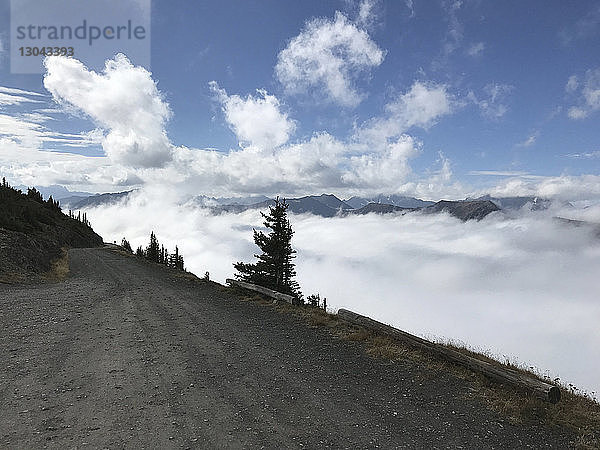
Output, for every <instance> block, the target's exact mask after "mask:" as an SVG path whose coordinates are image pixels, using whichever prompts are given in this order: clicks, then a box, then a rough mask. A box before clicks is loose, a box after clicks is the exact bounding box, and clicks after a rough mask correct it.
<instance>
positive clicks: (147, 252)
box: [121, 231, 185, 271]
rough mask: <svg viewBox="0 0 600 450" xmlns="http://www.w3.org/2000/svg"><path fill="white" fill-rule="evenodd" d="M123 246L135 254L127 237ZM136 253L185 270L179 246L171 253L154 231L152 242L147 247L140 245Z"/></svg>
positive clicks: (151, 236)
mask: <svg viewBox="0 0 600 450" xmlns="http://www.w3.org/2000/svg"><path fill="white" fill-rule="evenodd" d="M121 247H123V248H124V249H125V250H126V251H127V252H129V253H131V254H134V252H133V249H132V248H131V244H130V243H129V241H128V240H127V239H125V238H123V239H122V240H121ZM135 255H136V256H138V257H140V258H145V259H147V260H148V261H152V262H155V263H158V264H164V265H165V266H167V267H172V268H174V269H177V270H182V271H183V270H185V266H184V262H183V255H182V254H181V253H179V247H178V246H177V245H176V246H175V251H174V252H173V253H169V251H168V250H167V249H166V248H165V246H164V245H162V244H159V242H158V239H157V238H156V235H155V234H154V231H152V232H151V233H150V242H149V244H148V245H147V246H146V247H143V246H142V245H140V246H139V247H138V248H137V250H136V251H135Z"/></svg>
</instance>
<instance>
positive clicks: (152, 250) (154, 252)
mask: <svg viewBox="0 0 600 450" xmlns="http://www.w3.org/2000/svg"><path fill="white" fill-rule="evenodd" d="M159 257H160V247H159V246H158V240H157V239H156V235H155V234H154V231H153V232H151V233H150V244H149V245H148V247H147V248H146V258H147V259H149V260H150V261H153V262H158V260H159Z"/></svg>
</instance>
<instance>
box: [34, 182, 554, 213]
mask: <svg viewBox="0 0 600 450" xmlns="http://www.w3.org/2000/svg"><path fill="white" fill-rule="evenodd" d="M22 188H24V190H26V187H22ZM39 190H40V192H42V193H43V194H44V196H45V197H46V198H47V196H48V195H52V196H53V198H54V199H57V200H59V201H60V203H61V206H62V207H63V209H67V208H68V209H72V210H79V209H86V208H92V207H95V206H100V205H107V204H114V203H118V202H120V201H122V200H123V199H126V198H127V197H128V196H129V194H130V193H131V192H134V191H125V192H116V193H106V194H90V193H86V192H70V191H68V190H67V189H66V188H64V187H63V186H48V187H42V188H40V189H39ZM286 201H287V203H288V204H289V211H290V212H291V213H294V214H314V215H317V216H321V217H335V216H347V215H355V214H356V215H364V214H370V213H375V214H391V213H396V214H404V213H406V212H410V211H417V210H419V211H422V212H424V213H427V214H429V213H439V212H442V211H445V212H448V213H449V214H451V215H453V216H454V217H457V218H459V219H461V220H465V221H466V220H481V219H482V218H484V217H485V216H487V215H488V214H490V213H492V212H495V211H511V210H519V209H522V208H527V209H530V210H541V209H547V208H548V207H549V206H550V204H551V202H550V200H546V199H542V198H539V197H492V196H490V195H484V196H482V197H477V198H467V199H465V200H456V201H449V200H440V201H438V202H433V201H427V200H421V199H418V198H414V197H407V196H403V195H384V194H380V195H376V196H372V197H351V198H349V199H347V200H341V199H339V198H338V197H336V196H335V195H333V194H321V195H308V196H304V197H298V198H288V199H286ZM192 202H193V204H195V205H196V206H198V207H202V208H208V209H210V210H211V211H212V212H213V213H214V214H222V213H240V212H243V211H247V210H249V209H265V208H267V207H269V206H270V205H272V204H273V203H274V200H273V199H271V198H269V197H266V196H264V195H256V196H248V197H208V196H205V195H198V196H196V197H194V198H193V200H192Z"/></svg>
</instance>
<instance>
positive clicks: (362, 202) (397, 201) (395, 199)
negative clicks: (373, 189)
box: [345, 194, 435, 209]
mask: <svg viewBox="0 0 600 450" xmlns="http://www.w3.org/2000/svg"><path fill="white" fill-rule="evenodd" d="M345 202H346V204H348V205H350V206H351V207H352V208H354V209H359V208H362V207H363V206H367V205H368V204H369V203H378V204H382V205H394V206H399V207H400V208H425V207H427V206H431V205H433V204H434V203H435V202H430V201H426V200H420V199H418V198H414V197H406V196H404V195H383V194H379V195H377V196H375V197H368V198H367V197H352V198H349V199H348V200H345Z"/></svg>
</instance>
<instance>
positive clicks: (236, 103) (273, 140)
mask: <svg viewBox="0 0 600 450" xmlns="http://www.w3.org/2000/svg"><path fill="white" fill-rule="evenodd" d="M210 87H211V89H212V91H213V92H214V93H215V94H217V97H218V100H219V101H220V102H221V105H222V107H223V113H224V114H225V120H226V121H227V123H228V124H229V126H230V127H231V129H232V130H233V132H234V133H235V134H236V136H237V138H238V140H239V141H240V143H242V144H250V145H255V146H257V147H260V148H261V149H272V148H275V147H279V146H281V145H283V144H285V143H286V142H287V141H288V140H289V138H290V136H291V135H292V134H293V133H294V130H295V129H296V124H295V123H294V121H293V120H291V119H290V118H289V117H288V115H287V114H286V113H284V112H282V111H281V105H280V103H279V100H278V99H277V97H275V96H274V95H269V94H268V93H267V91H265V90H264V89H258V90H257V91H256V92H257V94H258V95H257V96H256V97H254V96H252V95H248V96H247V97H246V98H242V97H240V96H239V95H227V92H226V91H225V90H224V89H221V88H220V87H219V85H218V84H217V83H216V82H215V81H212V82H211V83H210Z"/></svg>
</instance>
